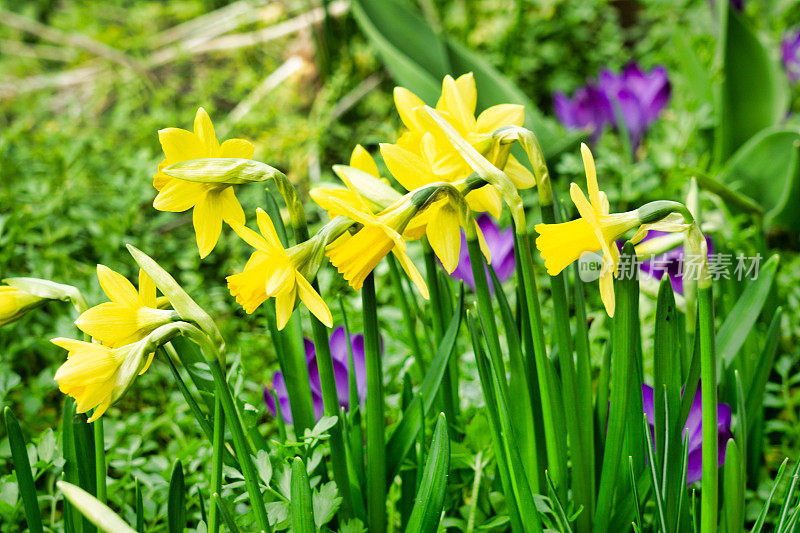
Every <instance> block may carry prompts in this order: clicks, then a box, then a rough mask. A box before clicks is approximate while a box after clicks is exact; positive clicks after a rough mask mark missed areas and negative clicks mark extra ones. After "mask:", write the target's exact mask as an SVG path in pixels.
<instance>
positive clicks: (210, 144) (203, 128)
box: [194, 107, 220, 157]
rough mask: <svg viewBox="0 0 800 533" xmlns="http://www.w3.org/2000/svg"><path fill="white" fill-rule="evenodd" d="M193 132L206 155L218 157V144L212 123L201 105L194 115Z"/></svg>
mask: <svg viewBox="0 0 800 533" xmlns="http://www.w3.org/2000/svg"><path fill="white" fill-rule="evenodd" d="M194 133H195V135H197V137H198V138H199V139H200V142H201V144H202V145H203V150H204V151H205V154H206V157H219V154H220V146H219V141H217V136H216V134H215V133H214V124H212V123H211V117H209V116H208V113H206V110H205V109H203V108H202V107H201V108H199V109H198V110H197V114H196V115H195V116H194Z"/></svg>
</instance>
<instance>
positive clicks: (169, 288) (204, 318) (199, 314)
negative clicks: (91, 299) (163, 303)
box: [127, 244, 225, 351]
mask: <svg viewBox="0 0 800 533" xmlns="http://www.w3.org/2000/svg"><path fill="white" fill-rule="evenodd" d="M127 246H128V251H129V252H130V254H131V255H132V256H133V259H134V260H135V261H136V262H137V263H138V264H139V267H140V268H141V269H142V270H144V271H145V272H146V273H147V275H148V276H150V279H152V280H153V283H155V284H156V287H158V289H159V290H160V291H161V292H162V293H163V294H164V296H166V297H167V298H169V301H170V303H171V304H172V307H173V308H174V309H175V310H176V311H177V312H178V314H179V315H180V317H181V318H182V319H183V320H187V321H189V322H194V323H195V324H197V325H198V326H200V329H202V330H203V331H204V332H205V333H206V334H207V335H208V336H209V337H210V338H211V339H212V340H213V341H214V343H215V344H216V345H217V346H218V347H219V349H220V351H221V350H222V349H223V347H224V346H225V341H224V340H223V339H222V334H221V333H220V332H219V329H218V328H217V325H216V324H215V323H214V320H213V319H212V318H211V316H209V314H208V313H206V312H205V311H203V309H202V308H201V307H200V306H199V305H197V303H196V302H195V301H194V300H192V298H191V297H190V296H189V295H188V294H187V293H186V291H184V290H183V288H182V287H181V286H180V285H178V282H177V281H175V278H173V277H172V276H171V275H170V274H169V273H168V272H167V271H166V270H164V269H163V268H162V267H161V265H159V264H158V263H156V262H155V261H154V260H153V259H152V258H151V257H150V256H148V255H147V254H145V253H144V252H142V251H141V250H139V249H138V248H136V247H135V246H131V245H130V244H128V245H127Z"/></svg>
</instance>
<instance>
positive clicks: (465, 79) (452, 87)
mask: <svg viewBox="0 0 800 533" xmlns="http://www.w3.org/2000/svg"><path fill="white" fill-rule="evenodd" d="M477 100H478V91H477V90H476V88H475V78H474V77H473V76H472V73H469V74H464V75H462V76H459V77H458V79H457V80H454V79H453V77H452V76H450V75H449V74H448V75H447V76H445V77H444V80H443V81H442V96H441V98H440V99H439V102H438V103H437V104H436V109H437V110H440V111H444V112H445V113H447V114H448V115H449V116H450V118H451V120H452V122H455V123H454V124H453V127H455V128H456V129H457V130H459V132H460V133H462V134H463V133H468V132H472V131H475V128H476V122H475V106H476V104H477Z"/></svg>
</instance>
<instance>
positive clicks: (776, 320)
mask: <svg viewBox="0 0 800 533" xmlns="http://www.w3.org/2000/svg"><path fill="white" fill-rule="evenodd" d="M782 316H783V309H782V308H780V307H778V308H777V309H776V310H775V314H774V315H773V316H772V322H770V325H769V331H768V332H767V335H766V337H765V339H764V348H763V349H762V350H761V355H760V357H759V358H758V361H756V365H755V367H754V368H755V372H754V374H753V379H752V381H751V382H750V384H749V387H748V390H747V400H746V402H745V412H746V413H747V432H748V433H749V432H750V431H751V430H752V427H753V423H754V422H755V420H756V417H757V415H758V413H759V412H760V410H761V406H762V404H763V402H764V390H765V389H766V387H767V381H768V380H769V374H770V372H771V371H772V368H773V367H772V365H773V363H774V362H775V354H776V353H777V351H778V341H780V331H781V329H780V328H781V317H782Z"/></svg>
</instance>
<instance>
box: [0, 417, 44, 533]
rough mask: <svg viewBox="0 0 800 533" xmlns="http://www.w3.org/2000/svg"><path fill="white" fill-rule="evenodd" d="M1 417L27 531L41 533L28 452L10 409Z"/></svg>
mask: <svg viewBox="0 0 800 533" xmlns="http://www.w3.org/2000/svg"><path fill="white" fill-rule="evenodd" d="M3 416H4V418H5V422H6V431H7V432H8V444H9V447H10V448H11V460H12V462H13V463H14V471H15V472H16V474H17V486H18V487H19V492H20V495H21V496H22V504H23V506H24V507H25V520H27V522H28V529H30V530H31V532H32V533H41V532H42V531H43V529H42V515H41V514H40V512H39V499H38V497H37V496H36V486H35V485H34V484H33V473H32V472H31V463H30V461H29V460H28V451H27V450H26V449H25V439H24V438H23V436H22V431H21V430H20V428H19V422H17V417H16V416H14V413H13V412H12V411H11V408H10V407H6V408H5V409H4V410H3Z"/></svg>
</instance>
